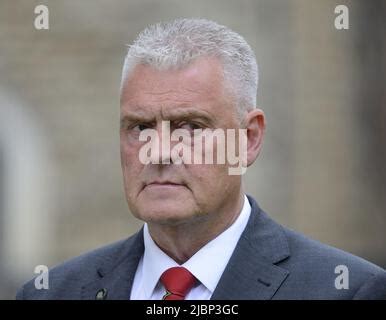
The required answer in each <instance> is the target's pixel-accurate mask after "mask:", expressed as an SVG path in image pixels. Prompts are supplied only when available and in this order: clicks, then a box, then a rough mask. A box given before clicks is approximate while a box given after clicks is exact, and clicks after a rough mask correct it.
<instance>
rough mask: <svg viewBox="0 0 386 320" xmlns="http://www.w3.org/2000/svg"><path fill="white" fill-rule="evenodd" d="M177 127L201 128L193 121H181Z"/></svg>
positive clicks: (186, 128) (190, 129)
mask: <svg viewBox="0 0 386 320" xmlns="http://www.w3.org/2000/svg"><path fill="white" fill-rule="evenodd" d="M178 127H179V128H181V129H185V130H189V131H193V130H196V129H201V128H202V127H201V126H200V125H199V124H198V123H195V122H182V123H181V124H180V125H179V126H178Z"/></svg>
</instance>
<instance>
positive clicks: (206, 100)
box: [121, 57, 232, 113]
mask: <svg viewBox="0 0 386 320" xmlns="http://www.w3.org/2000/svg"><path fill="white" fill-rule="evenodd" d="M230 104H232V99H231V97H230V96H229V95H228V94H227V92H226V90H225V89H224V77H223V69H222V65H221V63H220V62H219V61H218V60H217V59H215V58H211V57H205V58H199V59H197V60H195V61H194V62H192V63H191V64H189V65H188V66H186V67H184V68H182V69H178V70H157V69H155V68H153V67H152V66H149V65H143V64H140V65H137V66H136V67H135V68H134V70H133V71H132V72H131V74H130V76H129V77H128V79H127V80H126V81H125V83H124V85H123V87H122V92H121V108H122V111H125V110H127V111H135V110H138V111H142V112H143V111H145V112H146V111H149V112H150V111H155V112H156V111H157V110H158V109H168V108H171V109H175V108H177V107H178V108H185V107H186V108H201V109H204V110H206V111H208V112H218V111H219V112H222V113H224V111H225V110H229V111H230V110H231V109H232V108H230ZM221 109H222V110H221Z"/></svg>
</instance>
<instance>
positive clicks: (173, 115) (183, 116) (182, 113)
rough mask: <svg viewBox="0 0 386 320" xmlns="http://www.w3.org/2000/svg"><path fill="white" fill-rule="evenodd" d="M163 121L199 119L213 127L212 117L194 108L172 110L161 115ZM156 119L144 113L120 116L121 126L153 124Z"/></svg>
mask: <svg viewBox="0 0 386 320" xmlns="http://www.w3.org/2000/svg"><path fill="white" fill-rule="evenodd" d="M162 119H163V120H170V121H175V120H191V119H199V120H202V121H204V122H205V123H206V124H208V125H213V122H214V121H213V117H212V116H211V114H210V113H209V112H207V111H203V110H197V109H196V108H183V109H181V108H180V109H178V110H175V109H172V110H168V111H167V112H164V113H163V114H162ZM155 121H156V118H155V117H154V116H153V115H150V114H148V113H146V112H130V111H129V112H127V111H126V112H124V113H123V114H121V121H120V122H121V125H124V124H126V123H128V122H145V123H146V122H147V123H149V122H155Z"/></svg>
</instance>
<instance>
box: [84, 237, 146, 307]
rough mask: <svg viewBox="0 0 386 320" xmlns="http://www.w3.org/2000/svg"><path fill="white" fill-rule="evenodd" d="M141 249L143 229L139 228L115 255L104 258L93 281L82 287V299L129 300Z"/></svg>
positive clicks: (142, 247) (141, 252)
mask: <svg viewBox="0 0 386 320" xmlns="http://www.w3.org/2000/svg"><path fill="white" fill-rule="evenodd" d="M143 251H144V244H143V229H141V230H140V231H139V232H138V233H136V234H135V235H134V236H132V237H130V238H129V239H127V240H126V241H125V243H124V244H123V248H122V250H121V252H120V253H119V254H118V255H117V256H114V257H111V259H109V257H107V258H106V259H105V262H104V264H103V265H102V266H101V267H99V268H98V269H97V276H96V279H95V281H93V282H91V283H88V284H87V285H85V286H83V287H82V299H85V300H94V299H97V300H105V299H109V300H129V299H130V292H131V287H132V285H133V280H134V276H135V272H136V270H137V266H138V263H139V260H140V259H141V257H142V254H143Z"/></svg>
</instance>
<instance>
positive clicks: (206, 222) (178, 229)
mask: <svg viewBox="0 0 386 320" xmlns="http://www.w3.org/2000/svg"><path fill="white" fill-rule="evenodd" d="M243 204H244V195H243V194H242V193H240V195H239V197H238V198H237V201H234V202H233V203H232V204H231V205H229V206H228V207H226V208H223V209H222V210H220V211H219V212H213V213H208V214H206V215H205V216H199V217H195V218H194V219H193V220H189V221H187V222H185V223H184V222H182V223H180V224H177V225H160V224H156V223H151V222H149V223H148V227H149V233H150V235H151V237H152V239H153V240H154V242H155V243H156V244H157V245H158V246H159V247H160V248H161V250H162V251H164V252H165V253H166V254H167V255H168V256H169V257H171V258H172V259H173V260H174V261H176V262H177V263H179V264H183V263H184V262H186V261H187V260H189V259H190V258H191V257H192V256H193V255H194V254H195V253H196V252H197V251H198V250H200V249H201V248H202V247H203V246H205V245H206V244H207V243H208V242H210V241H211V240H213V239H214V238H216V237H217V236H218V235H219V234H221V233H222V232H223V231H225V230H226V229H227V228H229V227H230V226H231V225H232V224H233V222H234V221H235V220H236V219H237V218H238V216H239V215H240V213H241V210H242V207H243Z"/></svg>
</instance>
